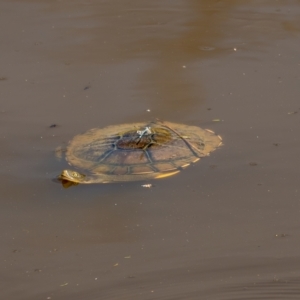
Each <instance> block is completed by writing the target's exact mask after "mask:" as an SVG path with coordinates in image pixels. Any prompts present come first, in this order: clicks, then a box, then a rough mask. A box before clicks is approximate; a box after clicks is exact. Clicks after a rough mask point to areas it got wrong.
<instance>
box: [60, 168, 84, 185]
mask: <svg viewBox="0 0 300 300" xmlns="http://www.w3.org/2000/svg"><path fill="white" fill-rule="evenodd" d="M58 178H59V179H60V180H62V181H64V180H65V181H69V182H72V183H74V184H78V183H84V182H85V178H86V176H85V175H84V174H80V173H78V172H76V171H72V170H63V171H62V172H61V174H60V175H59V176H58Z"/></svg>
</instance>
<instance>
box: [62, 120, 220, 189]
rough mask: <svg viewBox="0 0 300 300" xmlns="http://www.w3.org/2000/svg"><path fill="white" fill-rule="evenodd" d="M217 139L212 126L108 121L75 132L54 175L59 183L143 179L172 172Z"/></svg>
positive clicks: (203, 152) (206, 151)
mask: <svg viewBox="0 0 300 300" xmlns="http://www.w3.org/2000/svg"><path fill="white" fill-rule="evenodd" d="M221 144H222V139H221V137H220V136H219V135H216V134H215V133H214V132H213V131H211V130H208V129H202V128H200V127H197V126H189V125H184V124H176V123H171V122H162V121H158V120H157V121H152V122H144V123H142V122H141V123H133V124H122V125H113V126H108V127H105V128H94V129H90V130H88V131H87V132H86V133H83V134H79V135H77V136H75V137H74V138H73V139H72V140H71V141H70V142H69V145H68V147H67V149H66V153H65V156H66V160H67V162H68V163H69V164H70V165H71V166H73V167H76V169H81V170H85V171H84V173H81V172H78V171H75V170H71V169H66V170H63V171H62V172H61V174H60V175H59V176H58V178H59V179H60V180H61V181H62V182H63V185H64V186H65V187H68V186H70V185H76V184H79V183H82V184H88V183H110V182H124V181H143V180H150V179H156V178H164V177H168V176H172V175H175V174H177V173H178V172H180V170H182V169H184V168H186V167H187V166H189V165H190V164H191V163H195V162H197V161H198V160H199V159H200V158H202V157H205V156H207V155H209V153H210V152H212V151H214V150H215V149H217V148H218V147H219V146H220V145H221Z"/></svg>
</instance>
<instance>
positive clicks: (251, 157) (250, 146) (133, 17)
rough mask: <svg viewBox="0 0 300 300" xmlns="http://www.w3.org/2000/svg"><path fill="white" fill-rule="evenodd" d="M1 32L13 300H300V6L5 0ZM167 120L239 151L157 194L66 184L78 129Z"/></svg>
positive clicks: (4, 231) (4, 190) (0, 92)
mask: <svg viewBox="0 0 300 300" xmlns="http://www.w3.org/2000/svg"><path fill="white" fill-rule="evenodd" d="M0 25H1V32H0V40H1V47H0V65H1V69H0V78H1V80H0V122H1V126H0V139H1V148H0V153H1V162H0V163H1V169H0V170H1V171H0V174H1V210H0V224H1V226H0V239H1V247H0V257H1V260H0V295H1V296H0V298H1V299H12V300H21V299H22V300H27V299H28V300H29V299H30V300H37V299H53V300H56V299H57V300H60V299H92V300H93V299H122V300H123V299H124V300H125V299H126V300H127V299H174V300H175V299H207V300H213V299H215V300H219V299H226V300H227V299H231V300H235V299H241V300H242V299H283V300H285V299H300V270H299V269H300V268H299V266H300V256H299V250H300V242H299V241H300V198H299V152H300V138H299V125H300V119H299V118H300V102H299V99H300V55H299V49H300V2H299V1H296V0H294V1H293V0H290V1H273V0H265V1H261V0H260V1H255V0H253V1H244V0H240V1H233V0H231V1H229V0H228V1H214V0H209V1H204V0H202V1H199V0H198V1H192V0H190V1H188V0H187V1H144V0H140V1H96V0H90V1H80V0H72V1H70V0H66V1H49V0H48V1H46V0H44V1H41V0H40V1H38V0H36V1H34V0H32V1H25V0H23V1H13V0H9V1H5V0H2V1H1V3H0ZM148 110H149V111H148ZM155 118H160V119H162V120H168V121H172V122H177V123H184V124H190V125H197V126H201V127H204V128H210V129H212V130H214V131H215V132H216V133H218V134H220V135H221V136H222V137H223V140H224V146H223V147H222V148H221V149H219V150H217V151H215V152H214V153H212V155H211V156H210V157H208V158H204V159H202V160H201V161H200V162H198V163H197V164H195V165H193V166H191V167H189V168H188V169H186V170H184V171H183V172H181V173H180V174H178V175H176V176H174V177H170V178H167V179H163V180H157V181H153V182H151V183H152V184H153V187H152V188H149V189H148V188H143V187H141V184H142V183H140V182H131V183H122V184H119V183H116V184H106V185H80V186H77V187H72V188H69V189H64V188H63V187H62V186H61V185H59V184H57V183H56V182H54V181H53V180H52V179H53V178H55V176H56V175H57V174H59V172H60V171H61V170H62V169H63V168H65V167H66V166H67V163H66V162H65V161H64V160H61V161H59V160H57V159H56V157H55V149H56V147H58V146H65V145H66V144H67V142H68V141H69V140H70V139H71V138H72V137H73V136H74V135H76V134H78V133H81V132H84V131H86V130H88V129H90V128H93V127H104V126H107V125H111V124H121V123H128V122H139V121H148V120H153V119H155ZM53 124H55V125H57V126H52V127H50V126H51V125H53ZM146 183H148V182H146ZM149 183H150V182H149Z"/></svg>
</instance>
